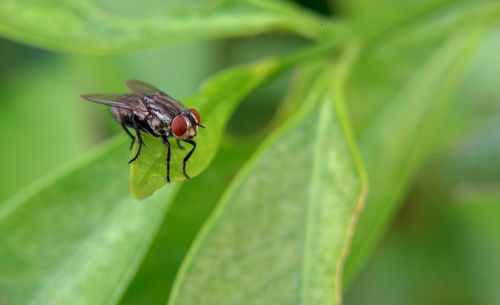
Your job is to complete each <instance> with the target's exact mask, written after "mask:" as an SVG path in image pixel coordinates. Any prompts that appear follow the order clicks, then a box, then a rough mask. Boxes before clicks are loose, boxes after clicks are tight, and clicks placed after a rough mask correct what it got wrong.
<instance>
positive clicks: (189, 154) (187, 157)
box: [182, 140, 196, 180]
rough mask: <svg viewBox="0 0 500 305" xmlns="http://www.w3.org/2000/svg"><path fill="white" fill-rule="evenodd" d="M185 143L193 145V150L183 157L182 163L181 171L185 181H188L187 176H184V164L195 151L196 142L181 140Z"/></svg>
mask: <svg viewBox="0 0 500 305" xmlns="http://www.w3.org/2000/svg"><path fill="white" fill-rule="evenodd" d="M183 141H184V142H186V143H189V144H191V145H193V148H191V150H190V151H189V152H188V154H187V155H186V156H185V157H184V160H183V161H182V171H183V172H184V176H185V177H186V179H187V180H189V179H190V178H189V176H188V174H186V162H187V161H188V160H189V158H191V155H192V154H193V152H194V150H195V149H196V142H195V141H193V140H183Z"/></svg>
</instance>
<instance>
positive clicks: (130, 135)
mask: <svg viewBox="0 0 500 305" xmlns="http://www.w3.org/2000/svg"><path fill="white" fill-rule="evenodd" d="M122 128H123V130H125V132H126V133H127V134H128V136H129V137H130V138H131V139H132V142H131V143H130V147H129V150H131V149H132V147H134V143H135V137H134V136H133V135H132V134H131V133H130V131H129V130H128V128H127V126H125V124H123V123H122Z"/></svg>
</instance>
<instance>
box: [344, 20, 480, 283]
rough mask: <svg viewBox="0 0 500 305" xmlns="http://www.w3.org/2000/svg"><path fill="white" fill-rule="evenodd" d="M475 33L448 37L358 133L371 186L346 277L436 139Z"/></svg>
mask: <svg viewBox="0 0 500 305" xmlns="http://www.w3.org/2000/svg"><path fill="white" fill-rule="evenodd" d="M480 33H481V31H480V30H478V28H477V27H474V28H473V29H468V30H466V31H461V32H458V33H456V34H455V35H454V36H452V37H451V38H449V39H448V40H447V41H446V42H445V43H444V44H443V45H442V46H441V47H440V48H439V49H438V50H437V51H436V52H435V53H434V54H433V55H432V56H431V58H429V60H428V61H427V63H426V64H424V65H423V66H422V67H421V68H420V69H419V70H417V71H416V72H415V74H414V76H413V78H412V79H411V80H410V81H409V82H408V83H407V84H406V85H405V86H404V87H403V88H402V89H401V91H400V92H399V93H398V94H397V95H396V96H395V97H394V98H393V99H392V100H391V101H390V102H389V103H388V104H387V105H386V106H385V107H384V108H383V109H382V111H381V112H380V113H379V114H378V115H377V116H376V117H375V118H373V120H372V121H371V122H370V124H369V125H368V126H367V127H366V128H365V129H364V132H363V133H362V134H361V135H360V136H359V145H360V151H361V154H362V156H363V160H364V161H365V163H366V168H367V173H368V177H369V180H370V182H371V187H370V192H369V194H368V197H367V202H366V208H365V210H364V211H363V213H361V216H360V220H359V225H358V227H357V229H356V233H355V235H354V239H353V248H352V254H351V256H349V259H348V261H347V264H346V278H347V280H350V279H352V277H353V275H354V274H355V272H356V270H357V269H358V268H359V267H360V266H361V264H362V262H363V261H364V260H365V259H366V257H367V256H368V255H369V254H370V252H371V251H372V249H373V247H374V245H375V244H376V242H378V240H379V239H380V237H381V236H382V234H383V232H384V231H385V229H386V227H387V225H388V224H389V221H390V220H391V219H392V216H393V215H394V213H395V212H396V210H397V207H398V204H399V203H400V202H401V199H402V197H403V196H404V194H405V192H406V191H407V189H408V186H409V183H410V182H411V180H412V178H413V177H414V176H415V174H416V172H417V171H418V169H419V168H420V166H421V164H422V162H423V160H424V159H425V156H426V154H427V153H428V151H429V150H430V149H431V147H432V145H433V143H434V141H435V140H437V138H436V137H437V136H438V135H439V129H440V126H441V125H440V124H441V123H442V121H443V120H444V118H445V115H446V111H447V109H448V107H449V106H450V101H451V100H452V99H451V96H450V95H451V94H452V93H453V92H455V90H456V88H457V86H458V85H459V84H460V80H461V79H462V77H463V75H464V72H465V71H466V67H467V66H468V63H469V59H470V58H471V56H470V55H471V53H472V51H473V50H474V49H475V47H477V45H478V41H479V40H478V37H479V36H480V35H479V34H480Z"/></svg>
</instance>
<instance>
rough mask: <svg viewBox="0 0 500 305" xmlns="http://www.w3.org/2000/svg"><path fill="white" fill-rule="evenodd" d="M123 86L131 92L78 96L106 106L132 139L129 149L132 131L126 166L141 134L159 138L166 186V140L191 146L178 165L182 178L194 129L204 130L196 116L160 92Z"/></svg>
mask: <svg viewBox="0 0 500 305" xmlns="http://www.w3.org/2000/svg"><path fill="white" fill-rule="evenodd" d="M125 85H126V86H127V87H128V88H129V89H130V90H131V91H132V93H125V94H82V95H81V97H82V98H84V99H86V100H87V101H90V102H94V103H99V104H104V105H107V106H110V110H111V115H112V116H113V118H114V119H115V120H116V121H117V122H118V123H120V124H121V126H122V128H123V130H125V132H126V133H127V134H128V136H129V137H130V138H131V139H132V143H131V145H130V149H132V147H133V145H134V142H135V137H134V136H133V135H132V133H131V132H130V131H129V130H128V128H132V129H133V130H134V132H135V134H136V136H137V140H138V142H139V148H138V149H137V152H136V154H135V155H134V157H133V158H132V159H131V160H130V161H129V164H130V163H132V162H134V161H135V160H136V159H137V157H139V154H140V153H141V148H142V145H143V144H144V142H143V141H142V137H141V132H146V133H150V134H152V135H153V136H155V137H161V140H162V142H163V144H164V145H165V146H166V147H167V183H170V142H169V141H168V138H169V137H175V139H176V140H177V145H179V147H180V148H181V149H184V147H182V146H181V145H180V141H183V142H186V143H189V144H191V145H192V146H193V147H192V149H191V150H190V151H189V152H188V153H187V154H186V156H185V157H184V160H183V163H182V170H183V172H184V176H186V179H189V176H188V174H186V162H187V161H188V160H189V158H190V157H191V155H192V154H193V152H194V150H195V149H196V142H195V141H193V138H194V137H195V136H196V134H197V133H198V127H202V128H205V127H204V126H203V125H201V124H200V114H199V113H198V111H196V110H194V109H187V108H186V107H184V105H182V104H181V103H180V102H179V101H177V100H176V99H174V98H173V97H171V96H169V95H167V94H165V93H164V92H162V91H161V90H159V89H157V88H155V87H153V86H151V85H149V84H146V83H144V82H141V81H137V80H127V81H125Z"/></svg>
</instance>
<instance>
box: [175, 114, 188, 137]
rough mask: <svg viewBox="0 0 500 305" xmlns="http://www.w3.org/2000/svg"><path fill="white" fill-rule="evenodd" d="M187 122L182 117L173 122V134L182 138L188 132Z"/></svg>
mask: <svg viewBox="0 0 500 305" xmlns="http://www.w3.org/2000/svg"><path fill="white" fill-rule="evenodd" d="M186 128H187V124H186V120H185V119H184V118H183V117H182V116H178V117H176V118H175V119H174V121H173V122H172V132H173V133H174V135H176V136H178V137H180V136H182V135H183V134H184V133H185V132H186Z"/></svg>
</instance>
